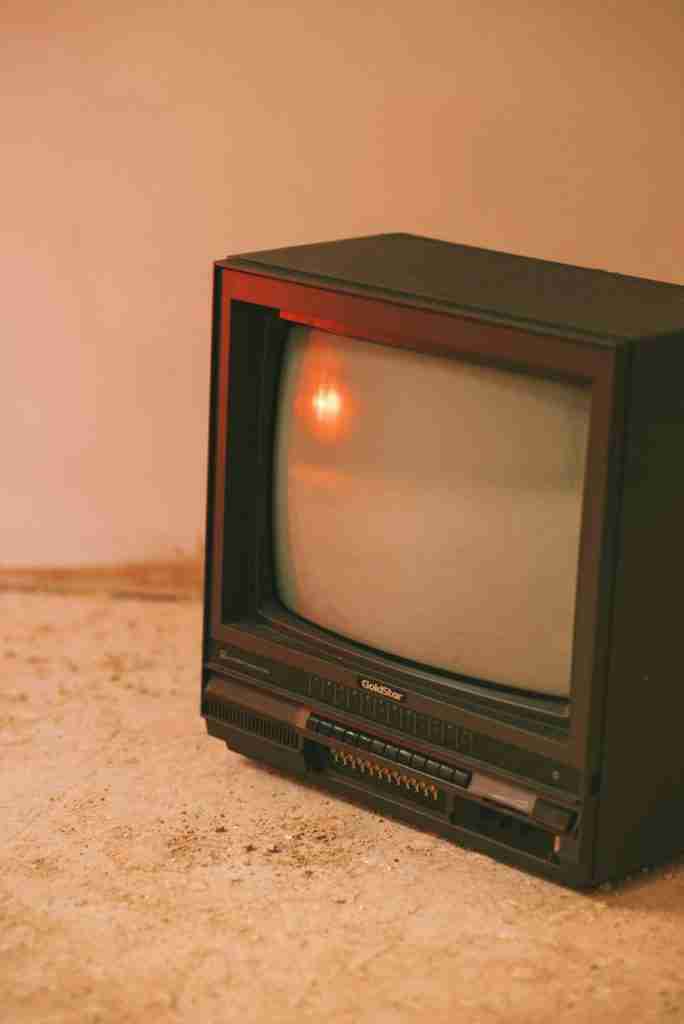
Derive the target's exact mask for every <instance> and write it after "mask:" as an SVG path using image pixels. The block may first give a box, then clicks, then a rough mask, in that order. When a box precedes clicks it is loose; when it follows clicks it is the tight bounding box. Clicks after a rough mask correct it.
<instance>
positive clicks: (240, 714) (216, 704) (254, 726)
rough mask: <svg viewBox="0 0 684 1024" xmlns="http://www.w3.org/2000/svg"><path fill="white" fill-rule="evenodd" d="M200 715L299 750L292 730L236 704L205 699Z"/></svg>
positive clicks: (296, 735)
mask: <svg viewBox="0 0 684 1024" xmlns="http://www.w3.org/2000/svg"><path fill="white" fill-rule="evenodd" d="M202 714H204V715H207V716H209V717H210V718H215V719H217V720H218V721H219V722H225V724H226V725H232V726H233V727H234V728H236V729H242V730H243V731H244V732H250V733H253V734H254V735H255V736H261V737H262V739H265V740H270V741H271V742H272V743H279V744H280V746H282V747H291V748H292V749H293V750H297V749H298V748H299V736H298V734H297V733H296V732H295V730H294V729H291V728H290V726H289V725H285V723H284V722H276V721H275V720H274V719H272V718H264V717H263V716H262V715H256V714H254V712H253V711H249V710H248V709H247V708H242V707H240V706H239V705H238V704H228V703H225V702H224V701H218V700H215V699H214V698H212V697H206V698H205V700H204V704H203V707H202Z"/></svg>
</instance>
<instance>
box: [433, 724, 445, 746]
mask: <svg viewBox="0 0 684 1024" xmlns="http://www.w3.org/2000/svg"><path fill="white" fill-rule="evenodd" d="M430 740H431V742H432V743H438V744H439V745H440V746H441V745H442V743H443V739H442V723H441V722H440V720H439V718H431V719H430Z"/></svg>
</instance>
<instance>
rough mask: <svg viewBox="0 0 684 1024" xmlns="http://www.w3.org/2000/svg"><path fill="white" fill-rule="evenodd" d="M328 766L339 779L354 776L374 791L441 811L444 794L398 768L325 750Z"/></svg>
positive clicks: (426, 780) (430, 783)
mask: <svg viewBox="0 0 684 1024" xmlns="http://www.w3.org/2000/svg"><path fill="white" fill-rule="evenodd" d="M327 757H328V766H329V767H330V768H332V769H333V770H334V771H335V772H339V773H340V774H342V775H346V776H353V777H354V778H356V779H358V780H359V781H363V782H364V783H365V784H366V785H370V786H372V787H373V788H374V789H380V790H385V791H386V792H387V791H389V790H393V791H394V792H395V793H396V794H397V795H399V796H402V797H404V798H405V797H408V799H409V800H412V801H414V802H416V803H419V804H423V805H424V806H428V807H431V808H432V809H433V810H437V811H443V810H444V807H445V803H446V799H445V794H444V791H443V790H442V789H441V788H440V787H439V786H436V785H435V784H434V783H433V782H432V781H431V780H430V779H425V780H422V779H417V778H415V777H414V776H412V775H407V774H406V773H405V772H403V771H401V769H400V768H399V767H396V768H395V767H394V766H389V765H383V764H379V763H378V762H377V761H373V760H372V759H370V758H367V757H358V756H356V755H354V754H348V753H345V752H343V751H341V750H328V751H327Z"/></svg>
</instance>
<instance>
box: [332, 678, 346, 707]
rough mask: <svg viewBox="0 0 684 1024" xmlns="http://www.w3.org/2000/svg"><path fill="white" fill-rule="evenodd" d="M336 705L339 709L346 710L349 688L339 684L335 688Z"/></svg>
mask: <svg viewBox="0 0 684 1024" xmlns="http://www.w3.org/2000/svg"><path fill="white" fill-rule="evenodd" d="M335 704H336V705H337V707H338V708H346V706H347V687H346V686H342V684H341V683H338V684H337V686H336V687H335Z"/></svg>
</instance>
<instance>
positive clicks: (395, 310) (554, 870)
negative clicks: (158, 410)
mask: <svg viewBox="0 0 684 1024" xmlns="http://www.w3.org/2000/svg"><path fill="white" fill-rule="evenodd" d="M213 324H214V327H213V357H212V385H211V414H210V444H209V481H208V501H207V534H206V584H205V621H204V641H203V661H202V697H201V711H202V714H203V716H204V718H205V720H206V725H207V729H208V732H209V733H210V734H211V735H212V736H215V737H218V738H219V739H222V740H224V741H225V742H226V743H227V745H228V746H229V747H230V748H231V749H233V750H236V751H238V752H240V753H242V754H245V755H247V756H249V757H253V758H258V759H261V760H262V761H264V762H267V763H268V764H270V765H273V766H276V767H277V768H279V769H282V770H285V771H289V772H291V773H294V774H296V775H299V776H301V777H305V778H306V779H307V780H308V781H309V782H310V783H312V784H313V785H314V786H320V787H322V788H323V789H326V790H328V791H332V792H334V793H336V794H338V795H339V796H340V797H346V798H349V799H353V800H356V801H360V802H361V803H362V804H366V805H368V806H371V807H373V808H375V809H376V810H379V811H381V812H382V813H385V814H388V815H393V816H396V817H398V818H400V819H403V820H405V821H407V822H410V823H413V824H415V825H417V826H421V827H424V828H427V829H430V830H432V831H433V832H435V833H438V834H440V835H443V836H448V837H451V838H453V839H455V840H456V841H457V842H459V843H461V844H462V845H465V846H468V847H471V848H474V849H476V850H479V851H482V852H485V853H488V854H490V855H492V856H494V857H497V858H499V859H501V860H503V861H506V862H508V863H511V864H513V865H515V866H518V867H522V868H526V869H528V870H530V871H533V872H538V873H541V874H542V875H544V876H546V877H548V878H552V879H555V880H556V881H558V882H562V883H565V884H568V885H573V886H590V885H595V884H598V883H600V882H602V881H606V880H609V879H613V878H618V877H621V876H624V875H626V874H628V873H630V872H632V871H634V870H636V869H638V868H640V867H642V866H644V865H649V864H655V863H657V862H660V861H663V860H664V859H667V858H669V857H672V856H674V855H675V854H676V853H677V852H679V851H681V850H682V849H684V815H682V813H681V810H682V806H683V801H684V742H683V740H682V734H683V733H682V730H683V729H684V725H683V724H682V723H683V721H684V679H683V678H682V669H681V652H680V646H679V645H680V638H681V634H682V598H681V593H682V588H683V587H684V541H683V534H684V478H683V475H682V457H683V454H684V387H683V385H682V381H683V380H684V288H682V287H680V286H677V285H674V284H668V283H661V282H655V281H650V280H644V279H639V278H634V277H628V276H624V275H620V274H612V273H607V272H604V271H601V270H593V269H585V268H580V267H573V266H565V265H562V264H559V263H553V262H548V261H543V260H536V259H530V258H527V257H522V256H516V255H510V254H506V253H501V252H492V251H487V250H484V249H478V248H474V247H469V246H464V245H457V244H452V243H447V242H443V241H439V240H435V239H428V238H421V237H417V236H413V235H408V234H384V235H377V236H371V237H363V238H354V239H345V240H342V241H333V242H327V243H321V244H312V245H301V246H295V247H290V248H283V249H277V250H273V251H269V252H257V253H249V254H246V255H239V256H234V257H230V258H228V259H225V260H221V261H219V262H218V263H217V264H216V266H215V278H214V306H213Z"/></svg>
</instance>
